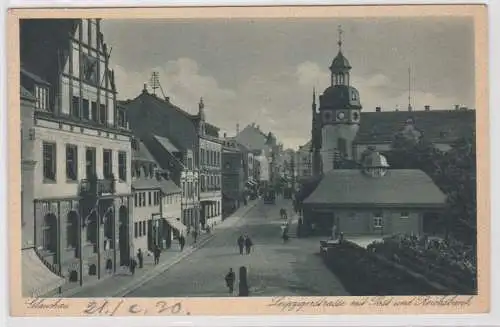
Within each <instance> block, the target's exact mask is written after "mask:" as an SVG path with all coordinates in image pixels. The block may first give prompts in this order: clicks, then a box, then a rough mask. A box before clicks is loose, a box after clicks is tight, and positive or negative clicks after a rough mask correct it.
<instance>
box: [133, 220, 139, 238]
mask: <svg viewBox="0 0 500 327" xmlns="http://www.w3.org/2000/svg"><path fill="white" fill-rule="evenodd" d="M138 236H139V227H138V224H137V222H135V223H134V237H135V238H137V237H138Z"/></svg>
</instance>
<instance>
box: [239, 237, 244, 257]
mask: <svg viewBox="0 0 500 327" xmlns="http://www.w3.org/2000/svg"><path fill="white" fill-rule="evenodd" d="M238 247H239V248H240V254H243V248H244V247H245V238H244V237H243V235H240V237H238Z"/></svg>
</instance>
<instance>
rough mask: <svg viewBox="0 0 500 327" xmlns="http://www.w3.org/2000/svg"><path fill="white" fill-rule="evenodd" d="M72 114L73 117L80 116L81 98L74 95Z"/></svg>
mask: <svg viewBox="0 0 500 327" xmlns="http://www.w3.org/2000/svg"><path fill="white" fill-rule="evenodd" d="M71 115H72V116H73V117H77V118H79V117H80V98H79V97H76V96H73V100H72V102H71Z"/></svg>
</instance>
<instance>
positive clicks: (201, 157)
mask: <svg viewBox="0 0 500 327" xmlns="http://www.w3.org/2000/svg"><path fill="white" fill-rule="evenodd" d="M200 163H201V164H202V165H204V164H205V149H201V150H200Z"/></svg>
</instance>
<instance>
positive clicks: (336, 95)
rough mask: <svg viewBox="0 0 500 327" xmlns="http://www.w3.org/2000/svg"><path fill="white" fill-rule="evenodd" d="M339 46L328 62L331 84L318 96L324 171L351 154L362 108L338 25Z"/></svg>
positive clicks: (350, 157)
mask: <svg viewBox="0 0 500 327" xmlns="http://www.w3.org/2000/svg"><path fill="white" fill-rule="evenodd" d="M338 46H339V51H338V54H337V56H336V57H335V58H334V59H333V62H332V65H331V66H330V72H331V78H330V86H329V87H328V88H327V89H326V90H325V91H324V92H323V94H322V95H320V97H319V116H320V127H321V140H322V142H321V158H322V166H323V172H327V171H329V170H332V169H334V168H335V161H336V159H337V158H346V159H352V158H353V153H352V152H353V147H352V143H353V141H354V138H355V137H356V134H357V132H358V129H359V123H360V117H361V115H360V114H361V109H362V106H361V102H360V99H359V92H358V90H356V88H354V87H352V86H351V85H350V71H351V68H352V67H351V65H350V64H349V61H348V60H347V58H346V57H344V55H343V53H342V30H341V29H340V26H339V41H338Z"/></svg>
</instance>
